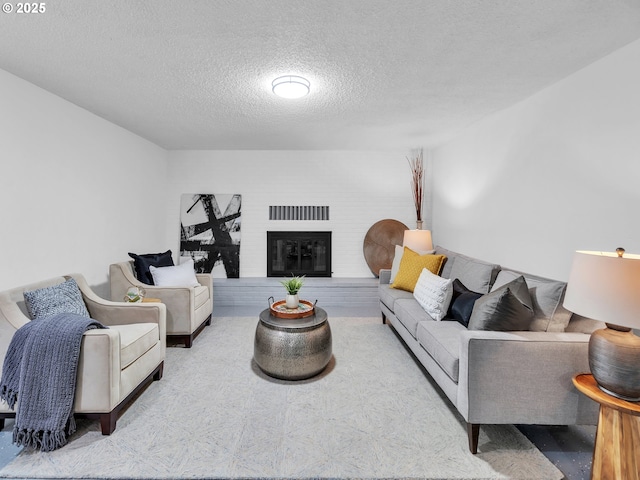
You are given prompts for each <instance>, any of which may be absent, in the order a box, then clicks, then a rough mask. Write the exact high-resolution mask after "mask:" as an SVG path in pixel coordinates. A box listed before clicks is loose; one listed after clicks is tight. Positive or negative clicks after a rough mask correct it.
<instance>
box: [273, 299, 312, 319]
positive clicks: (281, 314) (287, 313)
mask: <svg viewBox="0 0 640 480" xmlns="http://www.w3.org/2000/svg"><path fill="white" fill-rule="evenodd" d="M269 309H270V310H271V315H273V316H274V317H278V318H291V319H294V318H305V317H310V316H311V315H313V313H314V311H315V303H311V302H309V301H308V300H300V303H298V308H287V306H286V300H279V301H277V302H274V303H271V304H270V305H269Z"/></svg>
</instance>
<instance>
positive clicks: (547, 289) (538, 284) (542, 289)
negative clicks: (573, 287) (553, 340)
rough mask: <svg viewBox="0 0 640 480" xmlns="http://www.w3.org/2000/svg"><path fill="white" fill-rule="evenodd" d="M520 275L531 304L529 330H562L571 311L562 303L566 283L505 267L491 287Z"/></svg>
mask: <svg viewBox="0 0 640 480" xmlns="http://www.w3.org/2000/svg"><path fill="white" fill-rule="evenodd" d="M520 275H523V276H524V279H525V280H526V282H527V285H528V286H529V294H530V295H531V302H532V305H533V321H532V322H531V327H530V330H532V331H534V332H564V331H565V329H566V328H567V325H568V324H569V320H570V319H571V312H570V311H569V310H567V309H566V308H564V306H563V305H562V302H563V300H564V293H565V290H566V288H567V284H566V283H565V282H560V281H558V280H551V279H548V278H544V277H538V276H535V275H529V274H526V273H522V272H518V271H515V270H508V269H507V270H501V271H500V273H498V277H497V278H496V281H495V283H494V286H493V288H494V289H496V288H499V287H501V286H502V285H505V284H506V283H509V282H511V281H513V280H514V279H515V278H517V277H518V276H520Z"/></svg>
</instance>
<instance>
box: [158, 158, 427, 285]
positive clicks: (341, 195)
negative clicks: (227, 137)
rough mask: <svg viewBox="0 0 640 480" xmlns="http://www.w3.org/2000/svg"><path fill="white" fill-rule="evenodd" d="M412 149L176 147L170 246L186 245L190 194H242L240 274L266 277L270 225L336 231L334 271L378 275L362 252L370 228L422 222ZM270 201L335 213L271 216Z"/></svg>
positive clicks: (172, 167)
mask: <svg viewBox="0 0 640 480" xmlns="http://www.w3.org/2000/svg"><path fill="white" fill-rule="evenodd" d="M410 153H411V152H410V151H398V152H353V151H174V152H169V174H168V176H169V179H170V181H169V185H168V188H167V200H168V207H167V212H168V215H167V223H166V228H167V230H166V238H167V239H169V244H168V245H167V247H168V248H171V249H172V250H174V251H177V250H179V241H180V235H179V234H180V210H179V208H180V196H181V195H182V194H183V193H218V194H233V193H239V194H242V232H241V245H240V276H241V277H264V276H266V273H267V266H266V255H267V253H266V239H267V235H266V232H267V231H268V230H301V231H310V230H321V231H327V230H329V231H332V232H333V234H332V266H333V275H334V276H335V277H372V274H371V271H370V270H369V268H368V267H367V264H366V262H365V259H364V256H363V253H362V246H363V240H364V236H365V234H366V233H367V230H368V229H369V228H370V227H371V226H372V225H373V224H374V223H375V222H377V221H378V220H382V219H385V218H393V219H396V220H399V221H401V222H403V223H404V224H405V225H407V226H408V227H410V228H415V213H414V211H413V203H412V199H411V191H410V188H409V180H410V178H411V175H410V170H409V166H408V164H407V160H406V158H405V157H406V156H407V155H409V154H410ZM269 205H328V206H329V207H330V220H329V221H270V220H269ZM427 218H428V219H429V218H430V217H429V216H428V215H427ZM425 228H426V226H425Z"/></svg>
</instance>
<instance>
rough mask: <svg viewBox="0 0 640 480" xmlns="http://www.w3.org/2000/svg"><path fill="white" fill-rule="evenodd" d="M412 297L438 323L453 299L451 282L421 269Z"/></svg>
mask: <svg viewBox="0 0 640 480" xmlns="http://www.w3.org/2000/svg"><path fill="white" fill-rule="evenodd" d="M413 296H414V298H415V299H416V300H417V301H418V303H419V304H420V306H421V307H422V308H423V309H424V311H425V312H427V313H428V314H429V315H430V316H431V318H433V319H434V320H436V321H440V320H442V319H443V318H444V317H445V316H446V315H447V311H448V310H449V304H450V303H451V298H452V297H453V280H452V279H449V278H442V277H440V276H438V275H434V274H433V273H431V272H430V271H429V270H427V269H426V268H423V269H422V273H421V274H420V277H419V278H418V282H417V283H416V288H415V289H414V290H413Z"/></svg>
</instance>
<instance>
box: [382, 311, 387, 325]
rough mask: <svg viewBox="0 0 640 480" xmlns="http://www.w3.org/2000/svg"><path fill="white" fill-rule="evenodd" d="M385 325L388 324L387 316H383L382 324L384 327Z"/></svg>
mask: <svg viewBox="0 0 640 480" xmlns="http://www.w3.org/2000/svg"><path fill="white" fill-rule="evenodd" d="M385 323H387V317H386V316H385V314H384V313H383V314H382V324H383V325H384V324H385Z"/></svg>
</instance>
